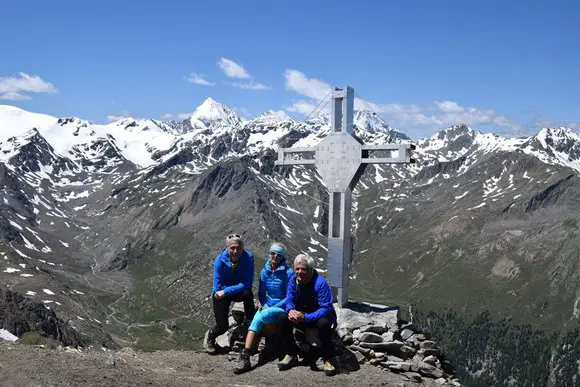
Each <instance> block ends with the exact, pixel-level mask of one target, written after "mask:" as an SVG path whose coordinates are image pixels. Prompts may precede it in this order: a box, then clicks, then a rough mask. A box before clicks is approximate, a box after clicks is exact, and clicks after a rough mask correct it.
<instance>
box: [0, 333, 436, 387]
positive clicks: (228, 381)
mask: <svg viewBox="0 0 580 387" xmlns="http://www.w3.org/2000/svg"><path fill="white" fill-rule="evenodd" d="M234 365H235V362H234V361H229V360H228V357H227V356H224V355H218V356H210V355H208V354H206V353H203V352H195V351H158V352H135V351H133V350H132V349H128V348H125V349H122V350H120V351H107V352H105V351H99V350H84V351H82V352H79V351H77V350H74V349H63V348H60V349H48V348H41V347H36V346H27V345H21V344H15V343H10V342H2V341H0V385H1V386H43V387H44V386H205V385H228V386H272V385H283V386H292V385H300V386H314V385H316V386H321V385H333V386H355V385H356V386H380V385H383V386H417V385H423V386H431V385H435V382H434V381H433V380H424V381H423V383H422V384H421V383H420V384H417V383H412V382H410V381H405V380H404V377H402V376H401V375H398V374H395V373H391V372H386V371H383V370H381V369H379V368H377V367H373V366H370V365H362V366H361V369H360V370H358V371H356V372H352V373H350V374H339V375H335V376H332V377H328V376H325V375H324V372H316V371H312V370H311V369H310V368H309V367H307V366H299V367H296V368H293V369H291V370H289V371H285V372H280V371H278V368H277V365H276V362H270V363H266V364H264V365H262V366H260V367H256V368H254V369H253V370H252V371H250V372H247V373H245V374H242V375H234V373H233V372H232V370H233V367H234Z"/></svg>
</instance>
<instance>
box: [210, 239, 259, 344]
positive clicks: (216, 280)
mask: <svg viewBox="0 0 580 387" xmlns="http://www.w3.org/2000/svg"><path fill="white" fill-rule="evenodd" d="M252 282H254V255H253V254H252V253H251V252H249V251H246V250H244V242H243V240H242V237H241V236H240V235H239V234H230V235H228V236H227V237H226V248H225V249H223V250H222V252H221V253H219V254H218V256H217V257H216V259H215V263H214V269H213V289H212V299H213V313H214V316H215V322H216V325H215V326H214V327H213V328H211V329H210V330H209V331H207V332H206V334H205V339H204V347H205V348H206V350H207V351H208V352H209V353H216V350H217V349H218V347H217V344H216V338H217V337H218V336H220V335H221V334H223V333H225V332H226V331H227V330H228V328H229V322H228V314H229V311H230V304H231V303H232V302H234V301H235V302H243V303H244V312H245V313H246V319H247V320H248V321H251V320H252V318H253V317H254V314H255V313H256V307H255V305H254V294H253V293H252Z"/></svg>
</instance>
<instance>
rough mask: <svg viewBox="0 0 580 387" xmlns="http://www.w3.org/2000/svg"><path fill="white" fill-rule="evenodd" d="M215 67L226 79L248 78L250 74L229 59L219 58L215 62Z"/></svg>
mask: <svg viewBox="0 0 580 387" xmlns="http://www.w3.org/2000/svg"><path fill="white" fill-rule="evenodd" d="M217 65H218V66H219V68H220V69H222V71H223V72H224V74H225V75H226V76H227V77H230V78H240V79H248V78H250V74H248V72H247V71H246V69H245V68H244V67H243V66H242V65H240V64H238V63H236V62H234V61H233V60H231V59H227V58H220V60H218V62H217Z"/></svg>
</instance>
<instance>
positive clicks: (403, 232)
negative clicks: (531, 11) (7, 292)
mask: <svg viewBox="0 0 580 387" xmlns="http://www.w3.org/2000/svg"><path fill="white" fill-rule="evenodd" d="M329 130H330V127H329V117H328V115H325V114H320V115H318V116H316V117H314V118H312V119H309V120H308V121H307V122H297V121H295V120H292V119H291V118H290V117H288V116H287V115H286V114H285V113H283V112H271V111H270V112H265V113H263V114H261V115H259V116H257V117H255V118H253V119H251V120H249V121H244V122H242V121H241V120H240V118H239V117H238V116H237V115H236V114H235V112H234V110H233V109H231V108H229V107H227V106H225V105H223V104H220V103H218V102H216V101H214V100H212V99H209V98H208V99H207V100H206V101H204V103H203V104H201V105H200V106H199V107H198V108H196V109H195V110H194V112H193V114H192V115H191V117H190V118H188V119H186V120H184V121H182V122H172V121H171V122H163V121H157V120H150V119H133V118H124V119H122V120H119V121H116V122H112V123H110V124H106V125H101V124H94V123H91V122H88V121H85V120H82V119H80V118H76V117H66V118H56V117H50V116H47V115H41V114H36V113H30V112H26V111H24V110H21V109H18V108H13V107H7V106H0V133H1V135H2V137H1V138H0V183H1V186H0V188H1V191H0V192H1V195H2V197H1V198H0V279H2V281H3V282H4V283H6V284H7V285H8V286H9V287H10V289H11V290H12V291H15V292H18V293H21V294H24V295H27V297H30V298H35V299H36V300H37V301H38V302H42V303H43V304H44V305H45V306H46V307H48V308H52V309H54V310H55V311H57V312H58V313H59V315H61V316H64V318H66V320H67V321H68V323H69V324H71V325H72V326H74V327H75V328H77V329H78V330H79V331H80V330H83V329H88V330H90V331H91V332H94V335H93V339H94V338H95V337H97V338H99V340H100V339H102V338H103V337H106V332H109V333H111V334H113V335H118V336H119V338H120V339H121V340H129V341H131V342H133V341H134V340H137V339H138V337H139V335H138V334H137V333H136V332H139V329H153V330H155V329H157V330H159V329H158V328H159V326H157V325H155V324H154V323H153V322H152V321H157V320H159V319H162V322H163V323H165V324H166V325H165V328H166V329H168V330H169V331H171V332H172V334H171V335H170V336H167V337H165V338H164V339H168V340H170V339H171V340H173V339H174V338H175V336H178V335H179V333H178V332H181V331H180V329H182V330H183V328H182V327H180V325H179V324H178V323H179V321H180V320H179V319H180V318H183V319H184V320H188V321H189V320H191V319H193V320H197V321H200V322H207V321H209V320H208V319H209V318H210V313H207V311H208V310H211V307H210V306H209V301H208V298H207V294H206V293H207V292H206V290H207V289H208V288H209V281H210V280H211V278H210V277H211V276H210V275H208V273H209V271H208V270H210V269H208V268H209V267H210V264H211V263H210V260H211V259H210V257H211V256H212V254H213V255H215V254H214V250H215V249H216V248H217V246H218V245H220V243H221V242H218V241H221V239H222V238H223V235H227V233H228V232H232V231H235V232H241V233H243V234H244V237H245V240H246V244H247V245H248V246H249V247H250V248H251V249H253V250H256V251H255V253H256V256H260V255H261V254H262V252H263V251H262V250H263V249H265V248H266V245H267V244H268V243H269V242H271V241H272V240H279V241H282V242H284V243H285V244H286V246H287V247H288V250H289V251H290V252H291V254H292V255H295V254H297V253H299V252H307V253H309V254H311V255H313V256H314V257H316V264H317V268H318V269H319V270H320V271H321V273H324V270H325V267H326V266H325V256H326V234H327V221H328V194H327V192H326V190H325V188H324V186H323V185H322V183H321V180H320V177H319V176H318V174H317V173H316V171H315V169H314V168H312V167H305V166H303V167H288V168H286V167H284V168H283V167H277V166H274V160H275V159H276V153H275V150H276V149H277V148H279V147H290V146H296V147H308V146H315V145H316V144H317V143H318V142H319V141H320V140H321V139H322V138H323V137H324V136H325V135H326V134H327V133H328V131H329ZM354 133H355V135H356V136H357V137H358V138H360V139H361V140H362V141H363V142H364V143H367V144H372V143H385V142H407V141H410V140H409V139H408V138H407V136H405V135H404V134H403V133H401V132H398V131H397V130H395V129H394V128H392V127H390V126H389V125H388V124H387V123H386V122H384V121H383V120H382V119H381V118H380V117H378V116H376V115H373V114H372V113H370V112H368V111H357V112H356V114H355V117H354ZM415 143H416V145H417V148H416V150H415V152H414V155H413V157H414V158H415V159H417V164H414V165H397V166H394V165H376V166H375V165H369V166H368V167H367V168H366V170H365V172H364V174H363V175H362V178H361V180H360V183H359V184H358V185H357V186H356V188H355V190H354V193H353V232H354V235H355V237H356V238H355V239H356V244H355V254H354V257H353V263H352V271H351V280H352V281H353V283H354V284H356V289H359V290H360V294H376V295H377V297H392V299H393V300H396V301H394V302H399V301H401V300H403V301H405V302H409V303H410V302H411V300H416V299H420V300H422V301H424V302H429V303H430V305H431V304H432V305H437V306H445V303H449V304H450V305H451V306H454V307H457V308H461V309H462V310H463V309H465V310H467V309H469V308H472V309H477V308H484V307H486V308H490V309H492V308H494V307H495V306H496V305H502V306H501V308H500V307H499V306H498V310H499V313H504V314H506V315H512V314H513V315H517V316H519V317H518V318H529V317H530V316H532V315H539V314H542V316H544V317H542V319H543V320H542V321H548V320H549V321H550V322H554V321H555V320H557V319H560V320H558V322H559V323H562V324H564V322H563V321H564V320H566V321H570V324H571V323H574V322H577V319H578V318H579V316H580V313H578V312H577V311H576V312H575V310H577V306H576V307H575V306H574V305H579V304H578V303H579V302H580V301H579V300H580V287H579V286H577V285H576V284H577V283H580V278H578V275H579V274H578V272H577V270H576V268H577V246H578V243H579V240H578V233H577V228H578V227H577V225H578V221H579V220H580V219H579V218H578V215H577V211H576V209H577V206H578V204H580V179H579V177H578V174H579V173H580V165H579V153H580V151H579V149H580V148H579V147H580V138H579V135H578V134H577V133H575V132H573V131H572V130H570V129H566V128H545V129H542V130H540V131H539V132H538V133H537V134H536V135H534V136H530V137H526V138H505V137H501V136H497V135H493V134H488V133H481V132H479V131H477V130H474V129H472V128H470V127H468V126H466V125H456V126H453V127H450V128H446V129H443V130H441V131H439V132H438V133H435V134H434V135H433V136H431V137H428V138H425V139H422V140H419V141H416V142H415ZM220 246H221V245H220ZM554 246H557V248H554ZM575 249H576V250H575ZM127 269H130V270H127ZM357 291H358V290H357ZM481 294H486V297H485V299H483V300H481V301H480V302H478V303H477V305H474V304H473V303H472V300H473V299H474V297H479V296H480V295H481ZM112 295H113V296H112ZM152 295H154V296H152ZM478 299H479V298H478ZM544 302H545V303H546V305H547V306H542V305H544ZM542 308H543V309H542ZM575 308H576V309H575ZM500 309H501V310H500ZM168 311H169V312H168ZM159 316H161V317H159ZM522 316H523V317H522ZM134 321H139V325H132V324H133V322H134ZM160 331H162V333H161V334H164V332H167V331H166V330H165V329H160ZM95 332H96V333H95ZM120 332H121V333H124V335H123V334H121V333H120ZM147 332H149V331H147ZM95 335H96V336H95ZM115 338H117V336H115Z"/></svg>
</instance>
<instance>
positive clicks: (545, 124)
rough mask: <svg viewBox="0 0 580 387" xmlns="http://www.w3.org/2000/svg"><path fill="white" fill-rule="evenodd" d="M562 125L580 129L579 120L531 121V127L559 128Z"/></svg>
mask: <svg viewBox="0 0 580 387" xmlns="http://www.w3.org/2000/svg"><path fill="white" fill-rule="evenodd" d="M562 126H563V127H566V128H570V129H572V130H580V122H563V121H555V120H550V119H536V121H535V122H534V123H533V127H534V128H536V129H542V128H559V127H562Z"/></svg>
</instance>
